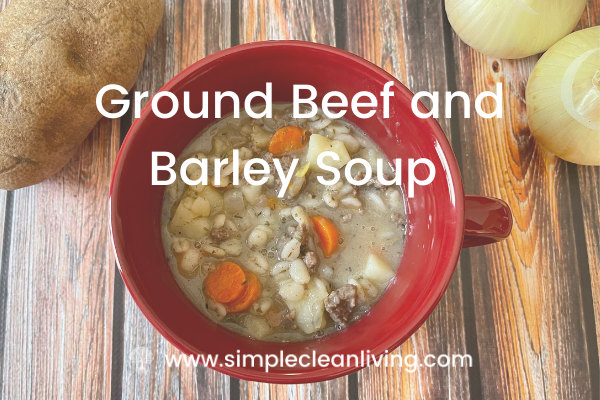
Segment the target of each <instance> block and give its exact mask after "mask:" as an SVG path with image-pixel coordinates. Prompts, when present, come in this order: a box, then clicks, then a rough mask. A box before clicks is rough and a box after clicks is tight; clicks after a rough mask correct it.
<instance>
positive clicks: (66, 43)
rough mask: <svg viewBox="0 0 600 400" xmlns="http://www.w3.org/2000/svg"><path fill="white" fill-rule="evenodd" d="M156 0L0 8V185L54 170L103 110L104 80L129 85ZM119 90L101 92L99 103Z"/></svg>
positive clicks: (149, 33) (24, 1)
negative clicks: (98, 106)
mask: <svg viewBox="0 0 600 400" xmlns="http://www.w3.org/2000/svg"><path fill="white" fill-rule="evenodd" d="M162 13H163V1H162V0H128V1H108V0H78V1H77V2H75V3H73V2H67V1H56V0H15V1H13V2H12V3H10V4H9V5H8V6H7V7H6V9H5V10H4V11H2V13H0V188H1V189H7V190H11V189H18V188H21V187H25V186H29V185H33V184H36V183H39V182H41V181H43V180H45V179H47V178H49V177H50V176H52V175H53V174H55V173H56V172H57V171H58V170H60V169H61V168H62V167H63V166H64V165H65V164H66V163H67V161H68V160H69V159H70V158H71V156H72V155H73V154H74V153H75V151H76V150H77V148H78V147H79V144H81V142H83V139H85V137H86V136H87V135H88V133H89V132H90V131H91V130H92V128H93V127H94V125H96V123H97V122H98V120H99V119H100V117H101V115H100V112H99V111H98V109H97V108H96V95H97V94H98V92H99V91H100V89H101V88H102V87H104V86H106V85H108V84H117V85H120V86H123V87H124V88H125V89H128V90H129V89H131V87H132V86H133V84H134V82H135V80H136V77H137V75H138V73H139V71H140V69H141V67H142V63H143V60H144V54H145V52H146V47H147V46H148V45H149V44H150V42H151V41H152V37H153V36H154V34H155V33H156V30H157V29H158V25H159V24H160V22H161V19H162ZM121 98H123V95H122V94H120V93H119V92H117V91H115V90H111V91H109V92H107V93H106V95H105V96H104V98H103V105H104V108H105V109H106V110H110V109H112V107H113V106H112V105H111V100H114V99H121Z"/></svg>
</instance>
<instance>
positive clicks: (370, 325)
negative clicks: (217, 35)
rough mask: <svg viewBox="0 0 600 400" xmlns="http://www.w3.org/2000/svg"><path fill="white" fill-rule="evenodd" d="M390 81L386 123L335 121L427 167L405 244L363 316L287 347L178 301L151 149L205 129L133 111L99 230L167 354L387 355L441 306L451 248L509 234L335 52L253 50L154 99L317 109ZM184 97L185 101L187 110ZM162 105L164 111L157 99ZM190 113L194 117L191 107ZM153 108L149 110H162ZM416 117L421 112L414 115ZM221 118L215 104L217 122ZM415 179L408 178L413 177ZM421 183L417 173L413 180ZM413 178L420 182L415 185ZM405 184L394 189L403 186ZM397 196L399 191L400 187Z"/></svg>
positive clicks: (253, 372)
mask: <svg viewBox="0 0 600 400" xmlns="http://www.w3.org/2000/svg"><path fill="white" fill-rule="evenodd" d="M388 81H393V82H394V85H393V87H392V91H393V93H394V97H392V98H391V99H390V118H389V119H384V118H382V108H381V107H382V105H381V103H382V102H381V101H379V103H380V105H379V108H378V109H377V113H376V115H375V116H373V117H371V118H368V119H359V118H356V117H355V116H354V115H353V114H352V113H351V112H348V113H347V114H346V116H345V117H346V118H348V119H349V120H350V121H351V122H353V123H355V124H356V125H358V126H359V127H360V128H361V129H362V130H363V131H364V132H366V133H367V134H368V135H369V136H370V137H371V139H372V140H373V141H374V142H375V143H376V144H377V145H378V146H379V147H380V148H381V149H382V150H383V152H384V153H385V154H386V155H387V157H389V158H390V159H395V158H402V159H403V160H406V159H407V158H421V157H424V158H428V159H429V160H431V161H432V162H433V164H434V166H435V168H436V177H435V179H434V180H433V182H431V183H430V184H429V185H426V186H418V185H417V186H416V188H415V195H414V198H412V199H409V198H407V199H406V212H407V220H408V225H407V237H406V243H405V250H404V255H403V257H402V259H401V261H400V265H399V266H398V271H397V273H396V277H395V278H394V279H393V281H392V282H391V284H390V285H389V287H388V289H387V290H386V291H385V292H384V293H383V295H382V297H381V298H380V300H379V301H378V302H377V303H376V304H375V305H374V306H373V308H372V309H371V310H370V311H369V312H368V313H367V314H365V315H363V316H362V317H361V318H360V319H358V320H357V321H356V322H354V323H352V324H351V325H350V326H348V327H347V328H345V329H343V330H340V331H337V332H335V333H332V334H330V335H326V336H324V337H322V338H318V339H312V340H308V341H304V342H297V343H274V342H265V341H258V340H253V339H250V338H247V337H244V336H242V335H239V334H237V333H234V332H231V331H229V330H227V329H225V328H223V327H221V326H219V325H218V324H216V323H214V322H212V321H211V320H210V319H209V318H208V317H206V316H205V315H204V314H203V313H202V312H200V311H199V310H198V309H197V308H196V307H195V306H194V305H193V304H192V303H191V302H190V301H189V300H188V299H187V298H186V296H185V295H184V293H183V292H182V291H181V289H180V288H179V286H178V285H177V283H176V282H175V279H174V278H173V276H172V275H171V271H170V269H169V267H168V264H167V260H166V257H165V254H164V251H163V245H162V239H161V234H160V223H161V217H160V216H161V213H160V210H161V205H162V200H163V194H164V186H153V185H151V167H150V166H151V153H152V151H168V152H171V153H173V154H174V155H175V156H178V155H179V154H180V153H181V152H182V150H183V149H184V148H185V147H186V146H187V145H188V144H189V143H190V141H191V140H192V139H193V138H194V137H195V136H196V135H197V134H198V133H199V132H200V131H202V130H203V129H204V128H205V127H206V126H208V125H209V124H211V123H212V122H214V119H213V118H212V117H213V116H214V111H213V109H212V102H211V108H210V113H209V116H211V118H208V119H197V120H192V119H189V118H188V117H187V116H186V115H185V114H184V112H183V110H182V108H183V107H180V111H179V112H178V113H177V114H176V115H175V116H173V117H172V118H170V119H160V118H158V117H156V116H155V115H154V113H152V111H151V109H150V108H149V107H146V108H144V110H143V111H142V113H141V117H140V118H139V119H137V120H136V121H135V122H134V123H133V125H132V127H131V129H130V131H129V133H128V134H127V137H126V138H125V141H124V143H123V146H122V147H121V151H120V153H119V156H118V158H117V163H116V166H115V169H114V172H113V178H112V182H111V188H110V196H111V198H110V209H111V228H112V235H113V242H114V247H115V252H116V255H117V259H118V263H119V269H120V271H121V275H122V277H123V280H124V282H125V285H126V286H127V288H128V289H129V291H130V293H131V295H132V297H133V299H134V300H135V302H136V303H137V304H138V306H139V307H140V309H141V310H142V312H143V313H144V315H145V316H146V318H148V320H149V321H150V322H151V323H152V324H153V325H154V327H155V328H156V329H157V330H158V331H159V332H160V333H161V334H162V335H163V336H164V337H165V338H167V339H168V340H169V341H170V342H171V343H173V345H175V346H176V347H177V348H179V349H180V350H182V351H183V352H184V353H187V354H212V355H219V360H224V357H225V355H227V354H230V355H236V354H237V352H238V351H240V354H262V355H263V356H265V355H267V354H280V351H283V354H285V355H287V354H295V355H300V354H312V352H313V351H315V352H316V354H317V355H319V354H327V355H330V356H331V355H334V354H360V352H361V351H365V352H366V351H367V350H369V351H370V353H371V354H374V355H380V354H383V353H384V352H385V351H386V350H388V351H391V350H392V349H394V348H396V347H397V346H399V345H400V344H401V343H402V342H404V341H405V340H406V339H407V338H408V337H410V336H411V335H412V334H413V332H415V331H416V330H417V328H418V327H419V326H420V325H421V324H422V323H423V322H424V321H425V319H426V318H427V317H428V316H429V314H430V313H431V312H432V311H433V309H434V307H435V306H436V304H437V303H438V301H439V300H440V298H441V297H442V294H443V293H444V291H445V289H446V287H447V286H448V283H449V282H450V278H451V277H452V274H453V272H454V269H455V268H456V263H457V260H458V256H459V253H460V249H461V247H468V246H476V245H482V244H487V243H493V242H496V241H498V240H501V239H503V238H506V237H507V236H508V235H509V234H510V229H511V225H512V216H511V213H510V210H509V208H508V206H507V205H506V203H504V202H503V201H501V200H497V199H491V198H487V197H480V196H466V197H465V195H464V192H463V185H462V180H461V175H460V172H459V169H458V165H457V163H456V159H455V157H454V154H453V152H452V149H451V148H450V144H449V143H448V141H447V139H446V137H445V136H444V132H443V131H442V129H441V128H440V126H439V125H438V124H437V122H436V121H435V120H434V119H431V118H430V119H419V118H417V117H416V116H415V115H414V114H413V112H412V110H411V106H410V103H411V99H412V93H411V92H410V91H409V90H408V89H407V88H406V87H404V85H402V84H401V83H400V82H398V81H397V80H396V79H395V78H394V77H392V76H391V75H389V74H388V73H386V72H385V71H383V70H382V69H380V68H378V67H377V66H375V65H373V64H371V63H370V62H368V61H366V60H364V59H362V58H360V57H357V56H355V55H353V54H350V53H347V52H345V51H342V50H339V49H336V48H332V47H328V46H324V45H319V44H314V43H306V42H297V41H273V42H258V43H252V44H247V45H242V46H236V47H233V48H231V49H227V50H224V51H221V52H218V53H216V54H213V55H211V56H209V57H206V58H204V59H202V60H200V61H198V62H197V63H195V64H194V65H192V66H191V67H189V68H187V69H186V70H185V71H183V72H181V73H180V74H179V75H177V76H176V77H175V78H173V79H172V80H171V81H169V82H168V83H167V84H166V85H165V86H164V87H163V88H162V89H161V90H164V91H170V92H172V93H174V94H175V95H176V96H177V97H178V99H179V104H180V105H181V104H183V92H184V91H189V92H190V97H191V99H192V107H191V109H192V110H195V109H199V107H200V105H199V104H198V102H199V101H201V96H200V92H202V91H208V92H209V93H211V96H212V93H214V92H215V91H222V92H224V91H226V90H231V91H234V92H235V93H237V95H238V96H239V98H240V99H244V98H245V97H246V96H247V95H248V94H249V93H250V92H252V91H256V90H258V91H264V90H265V83H266V82H272V84H273V101H286V102H291V100H292V86H293V85H294V84H310V85H312V86H314V87H315V88H316V89H317V92H318V97H317V99H316V101H317V104H320V101H321V99H322V96H323V95H324V94H325V93H327V92H329V91H333V90H335V91H340V92H342V93H344V94H345V95H346V97H347V98H349V99H351V98H352V96H353V95H354V94H356V93H357V92H359V91H364V90H366V91H369V92H371V93H374V94H376V95H377V96H378V95H379V92H380V91H381V90H382V88H383V85H384V84H385V83H386V82H388ZM194 98H195V99H196V100H194ZM163 100H164V101H163ZM194 104H196V105H197V107H194ZM170 106H171V103H170V100H168V99H167V98H164V97H163V98H162V99H160V100H159V102H158V107H159V109H160V110H162V111H163V112H166V111H168V110H170ZM420 107H423V111H424V110H425V109H424V106H423V105H420ZM231 111H233V104H232V103H231V102H230V103H226V105H225V106H224V109H223V115H225V114H226V113H228V112H231ZM416 173H417V174H419V171H418V169H417V171H416ZM423 174H424V172H423ZM421 179H423V177H422V178H421ZM403 181H406V179H403ZM402 186H403V188H402V189H403V191H404V193H407V190H406V189H407V188H406V186H405V183H404V184H403V185H402ZM214 369H216V370H218V371H221V372H224V373H226V374H229V375H232V376H235V377H237V378H241V379H247V380H253V381H263V382H271V383H303V382H314V381H321V380H325V379H332V378H336V377H339V376H342V375H345V374H348V373H351V372H353V371H356V370H357V369H359V368H358V367H356V366H354V365H352V366H346V367H331V366H330V367H325V368H321V367H318V366H310V367H300V366H297V367H275V368H271V369H270V370H269V372H268V373H266V372H265V368H264V367H260V366H258V365H256V366H255V367H245V368H244V367H233V368H227V367H225V366H219V365H216V366H215V367H214Z"/></svg>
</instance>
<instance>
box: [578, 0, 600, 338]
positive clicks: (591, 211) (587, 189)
mask: <svg viewBox="0 0 600 400" xmlns="http://www.w3.org/2000/svg"><path fill="white" fill-rule="evenodd" d="M579 25H580V26H579V27H580V28H582V29H583V28H588V27H591V26H598V25H600V1H599V0H588V6H587V8H586V10H585V12H584V13H583V15H582V17H581V22H580V24H579ZM577 171H578V175H579V186H580V191H581V204H582V208H583V222H584V229H585V239H586V244H587V246H586V247H587V256H588V262H589V269H590V278H591V285H592V295H593V303H594V319H595V323H596V340H597V349H600V167H587V166H578V167H577ZM584 301H589V299H584Z"/></svg>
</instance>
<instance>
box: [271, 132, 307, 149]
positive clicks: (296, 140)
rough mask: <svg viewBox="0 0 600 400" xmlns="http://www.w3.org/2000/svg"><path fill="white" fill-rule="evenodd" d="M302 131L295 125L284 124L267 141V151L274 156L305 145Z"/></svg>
mask: <svg viewBox="0 0 600 400" xmlns="http://www.w3.org/2000/svg"><path fill="white" fill-rule="evenodd" d="M306 143H307V140H306V135H305V134H304V131H303V130H302V129H301V128H298V127H297V126H284V127H283V128H280V129H278V130H277V132H275V134H274V135H273V137H272V138H271V140H270V141H269V152H270V153H271V154H273V155H274V156H279V155H281V154H285V153H289V152H290V151H294V150H298V149H301V148H303V147H304V146H306Z"/></svg>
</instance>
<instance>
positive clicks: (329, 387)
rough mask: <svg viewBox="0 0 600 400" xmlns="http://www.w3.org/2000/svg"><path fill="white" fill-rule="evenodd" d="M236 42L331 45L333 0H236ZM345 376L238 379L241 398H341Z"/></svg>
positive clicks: (332, 43)
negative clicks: (300, 380)
mask: <svg viewBox="0 0 600 400" xmlns="http://www.w3.org/2000/svg"><path fill="white" fill-rule="evenodd" d="M239 16H240V17H239V27H240V28H239V32H240V38H239V39H240V43H248V42H254V41H259V40H273V39H297V40H306V41H312V42H318V43H324V44H328V45H331V46H334V45H335V26H334V15H333V1H331V0H309V1H305V2H303V3H302V4H300V5H299V4H297V2H295V1H289V0H286V1H276V0H240V8H239ZM347 386H348V384H347V377H343V378H339V379H334V380H330V381H325V382H320V383H314V384H308V385H270V384H265V383H257V382H247V381H241V382H240V395H241V398H242V399H287V398H292V399H303V398H310V399H345V398H347V392H348V389H347Z"/></svg>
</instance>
